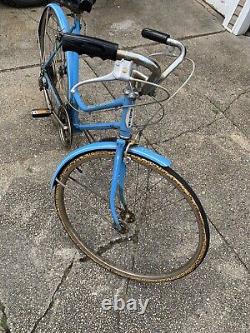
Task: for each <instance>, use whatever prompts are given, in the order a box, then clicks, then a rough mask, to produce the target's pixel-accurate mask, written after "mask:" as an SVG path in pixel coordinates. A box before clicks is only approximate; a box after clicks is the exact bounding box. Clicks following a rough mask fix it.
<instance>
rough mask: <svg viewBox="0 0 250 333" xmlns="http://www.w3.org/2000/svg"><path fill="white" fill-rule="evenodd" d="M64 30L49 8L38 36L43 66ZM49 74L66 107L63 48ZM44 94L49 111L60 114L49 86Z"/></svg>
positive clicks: (42, 20) (66, 87)
mask: <svg viewBox="0 0 250 333" xmlns="http://www.w3.org/2000/svg"><path fill="white" fill-rule="evenodd" d="M62 30H63V28H62V27H61V25H60V21H59V19H58V17H57V15H56V13H55V11H54V10H53V9H52V8H50V7H47V8H46V9H45V12H44V13H43V15H42V17H41V21H40V28H39V36H38V39H39V46H40V59H41V64H44V63H45V62H46V61H47V60H48V59H49V57H50V56H51V55H52V54H53V52H54V51H55V50H56V48H57V47H58V44H59V40H58V36H59V33H60V32H61V31H62ZM47 73H48V75H49V77H50V80H51V82H52V84H53V86H54V87H55V89H56V90H57V92H58V94H59V96H60V98H61V100H62V102H63V103H64V104H65V105H66V104H67V98H68V74H67V59H66V55H65V52H63V50H62V48H60V49H59V50H58V52H57V53H56V55H55V56H54V58H53V61H52V63H51V65H50V66H49V67H48V69H47ZM43 92H44V97H45V102H46V105H47V107H48V109H49V110H51V111H52V112H54V113H56V114H58V113H59V109H60V107H59V106H58V105H57V103H56V100H55V97H54V94H53V93H52V91H51V89H50V88H49V86H48V85H47V86H45V87H44V88H43Z"/></svg>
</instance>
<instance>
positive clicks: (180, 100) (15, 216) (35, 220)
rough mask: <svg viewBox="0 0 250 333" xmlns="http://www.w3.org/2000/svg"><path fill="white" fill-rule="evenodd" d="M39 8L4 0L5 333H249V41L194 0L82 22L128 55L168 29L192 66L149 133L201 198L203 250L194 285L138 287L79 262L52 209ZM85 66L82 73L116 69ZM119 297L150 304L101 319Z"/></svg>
mask: <svg viewBox="0 0 250 333" xmlns="http://www.w3.org/2000/svg"><path fill="white" fill-rule="evenodd" d="M41 11H42V9H41V8H37V9H26V10H23V9H13V8H9V7H5V6H4V5H2V4H0V84H1V89H0V101H1V121H0V128H1V131H0V147H1V149H0V258H1V264H0V320H1V323H2V328H1V329H0V332H1V330H2V331H3V332H11V333H22V332H25V333H27V332H43V333H44V332H57V333H58V332H114V331H118V332H152V333H158V332H171V333H172V332H178V333H191V332H192V333H193V332H195V333H197V332H208V331H209V332H211V333H215V332H216V333H217V332H222V333H233V332H237V333H246V332H248V331H249V318H248V317H249V315H248V314H249V236H250V235H249V178H250V175H249V150H250V145H249V128H250V126H249V125H250V124H249V107H250V90H249V87H250V85H249V68H250V60H249V56H248V55H249V51H250V40H249V38H248V37H244V36H241V37H234V36H233V35H230V34H229V33H227V32H225V31H223V28H222V26H221V25H220V23H221V21H222V19H221V18H220V16H219V15H217V14H216V13H214V12H213V11H211V10H208V9H207V7H206V6H205V7H204V6H202V5H201V3H200V1H199V2H198V1H195V0H192V1H190V0H186V1H163V0H157V1H156V2H150V1H148V0H142V1H140V2H138V1H128V0H125V1H119V0H116V1H113V0H112V1H110V0H99V1H98V0H97V4H96V6H95V9H94V10H93V12H92V13H91V14H90V15H87V22H88V33H89V34H90V35H95V36H98V37H103V38H106V39H109V40H112V41H116V42H118V43H120V44H121V45H123V46H124V47H130V48H132V49H134V50H135V51H136V50H138V51H140V52H145V51H147V52H151V51H152V52H153V51H155V50H157V49H158V46H156V45H155V44H154V43H150V42H148V41H147V40H144V39H142V38H141V36H140V30H141V29H142V28H143V27H145V26H149V27H153V28H155V29H159V30H163V31H167V32H169V33H171V34H172V35H173V36H174V37H177V38H181V39H184V40H185V45H187V47H188V56H189V57H191V58H192V59H193V60H194V61H195V63H196V72H195V76H194V77H193V79H192V80H191V81H190V83H189V84H188V85H187V86H186V87H185V88H184V89H183V90H182V91H181V93H180V94H179V95H177V96H176V98H175V99H174V100H172V101H171V102H170V103H169V104H168V105H167V106H166V114H165V117H164V118H163V119H162V121H161V123H160V126H159V125H158V124H157V125H156V126H151V128H148V129H147V130H146V132H145V135H146V137H147V139H148V140H149V141H150V143H151V145H153V146H154V147H155V148H157V150H159V151H160V152H162V153H163V154H165V155H167V156H169V157H171V159H173V161H174V167H175V169H176V170H177V171H178V172H179V173H180V174H182V175H183V176H184V178H185V179H187V180H188V181H189V183H190V184H191V185H192V187H193V188H194V190H195V192H196V193H197V194H198V196H199V197H200V199H201V201H202V203H203V205H204V208H205V210H206V212H207V215H208V218H209V221H210V229H211V246H210V249H209V252H208V255H207V257H206V259H205V261H204V263H203V264H202V265H201V266H200V267H199V268H198V269H197V270H196V271H195V272H193V273H192V274H190V275H189V276H188V277H186V278H184V279H181V280H179V281H176V282H174V283H171V284H163V285H144V284H139V283H135V282H131V281H126V280H124V279H121V278H119V277H116V276H114V275H112V274H111V273H108V272H106V271H105V270H103V269H101V268H99V267H98V266H97V265H95V264H93V263H92V262H90V261H86V262H84V261H83V260H82V255H81V254H80V253H79V252H78V251H77V250H76V249H75V247H74V246H73V245H72V243H71V242H70V240H69V239H68V237H67V236H66V235H65V233H64V231H63V229H62V226H61V225H60V224H59V221H58V218H57V216H56V214H55V210H54V206H53V198H52V197H51V194H50V192H49V180H50V177H51V175H52V173H53V171H54V170H55V167H56V165H57V164H58V162H59V161H60V160H61V159H62V157H63V156H64V155H65V151H64V150H63V149H62V148H61V146H60V142H59V138H58V134H57V131H56V130H55V128H54V127H53V126H52V124H51V123H50V121H49V119H48V120H38V121H34V120H32V119H31V116H30V111H31V109H32V108H36V107H41V106H42V105H43V97H42V94H41V93H40V92H39V90H38V87H37V77H38V74H39V67H38V63H39V57H38V51H37V44H36V29H37V21H38V19H39V16H40V14H41ZM86 62H87V63H83V64H82V66H84V68H82V71H83V70H84V74H85V75H87V77H93V76H94V75H95V74H99V73H106V72H107V71H108V69H109V68H110V67H109V66H110V64H109V63H106V62H105V63H103V62H101V61H98V60H97V59H95V60H94V61H93V60H92V59H90V60H89V59H86ZM93 70H94V71H95V73H94V72H93ZM189 71H190V65H189V64H186V65H185V66H184V65H183V66H181V68H180V69H178V71H176V73H175V75H174V76H173V77H172V78H171V79H170V81H169V83H167V85H168V88H169V89H170V90H171V89H173V90H174V88H175V87H178V85H179V84H180V82H182V81H183V77H185V75H187V74H188V73H189ZM85 77H86V76H85ZM103 93H104V94H107V95H108V94H109V92H108V91H107V90H105V89H104V92H103ZM139 120H141V119H139ZM82 141H83V140H82V138H81V139H76V140H75V146H76V145H78V144H79V143H81V142H82ZM114 251H117V252H118V253H119V247H118V248H115V249H114ZM115 294H119V295H122V296H124V297H126V298H131V297H133V298H135V299H139V298H141V299H143V300H145V299H147V298H148V299H149V305H148V308H147V310H146V313H145V314H144V315H139V314H138V313H125V312H122V311H121V312H119V311H112V310H110V311H107V312H105V311H102V310H101V302H102V300H103V299H104V298H107V297H110V298H111V297H113V296H114V295H115Z"/></svg>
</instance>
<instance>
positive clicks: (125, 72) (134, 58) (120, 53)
mask: <svg viewBox="0 0 250 333" xmlns="http://www.w3.org/2000/svg"><path fill="white" fill-rule="evenodd" d="M165 45H169V46H173V47H176V48H178V49H179V51H180V54H179V56H178V57H177V58H176V59H175V60H174V61H173V62H172V63H171V64H170V66H168V67H167V68H166V69H165V70H164V71H162V70H161V67H160V65H159V64H158V63H157V62H156V61H155V60H154V59H152V58H150V57H148V56H144V55H142V54H139V53H134V52H132V51H126V50H119V49H118V50H117V56H116V59H117V60H118V63H119V62H120V66H121V68H120V69H119V65H118V64H116V65H118V68H117V69H116V65H115V67H114V70H113V72H112V73H110V74H107V75H105V76H102V77H97V78H94V79H90V80H85V81H81V82H79V83H77V84H76V85H75V86H74V87H73V88H72V89H71V92H72V93H73V94H75V93H76V90H77V88H78V87H80V86H81V85H84V84H88V83H94V82H102V81H113V80H116V79H120V80H123V81H129V80H130V79H131V77H132V78H134V79H135V80H134V81H136V79H139V80H138V81H141V82H142V83H143V84H142V87H141V89H140V95H153V94H154V91H155V89H156V86H155V85H154V86H153V85H151V84H150V83H153V84H156V85H157V84H159V83H161V82H162V81H164V80H165V79H166V78H167V77H168V76H169V74H170V73H172V72H173V71H174V70H175V69H176V67H177V66H179V65H180V64H181V63H182V61H183V60H184V58H185V55H186V48H185V46H184V45H183V44H182V43H181V42H179V41H177V40H175V39H172V38H168V39H167V40H166V44H165ZM124 62H125V63H124ZM132 63H135V64H137V65H140V66H143V67H145V68H147V69H148V70H149V71H150V72H151V75H150V76H147V75H145V74H143V73H141V72H140V71H138V70H137V69H135V68H132ZM124 67H125V68H124ZM130 73H131V74H130ZM144 82H145V83H144ZM147 82H148V83H147Z"/></svg>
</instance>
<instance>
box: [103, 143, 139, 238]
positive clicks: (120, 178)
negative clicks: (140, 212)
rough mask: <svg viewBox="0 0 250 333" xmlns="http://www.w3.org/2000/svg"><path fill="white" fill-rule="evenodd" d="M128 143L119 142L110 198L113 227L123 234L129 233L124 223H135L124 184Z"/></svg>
mask: <svg viewBox="0 0 250 333" xmlns="http://www.w3.org/2000/svg"><path fill="white" fill-rule="evenodd" d="M126 146H127V141H126V140H124V139H118V140H117V148H116V154H115V157H114V164H113V175H112V182H111V189H110V196H109V206H110V211H111V215H112V219H113V225H114V228H115V229H116V230H118V231H119V232H121V233H126V232H127V227H126V225H125V224H124V222H133V220H134V215H133V213H132V212H130V211H129V210H128V208H127V203H126V198H125V193H124V184H125V178H126V171H127V170H126V162H125V157H124V152H125V150H126ZM117 199H119V202H120V204H121V206H122V209H121V212H120V213H118V212H117V204H116V203H117Z"/></svg>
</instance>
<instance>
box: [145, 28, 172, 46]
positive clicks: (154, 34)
mask: <svg viewBox="0 0 250 333" xmlns="http://www.w3.org/2000/svg"><path fill="white" fill-rule="evenodd" d="M141 35H142V37H144V38H147V39H150V40H152V41H154V42H158V43H160V44H166V43H167V40H168V38H170V35H169V34H164V33H163V32H160V31H157V30H153V29H149V28H145V29H143V30H142V32H141Z"/></svg>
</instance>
